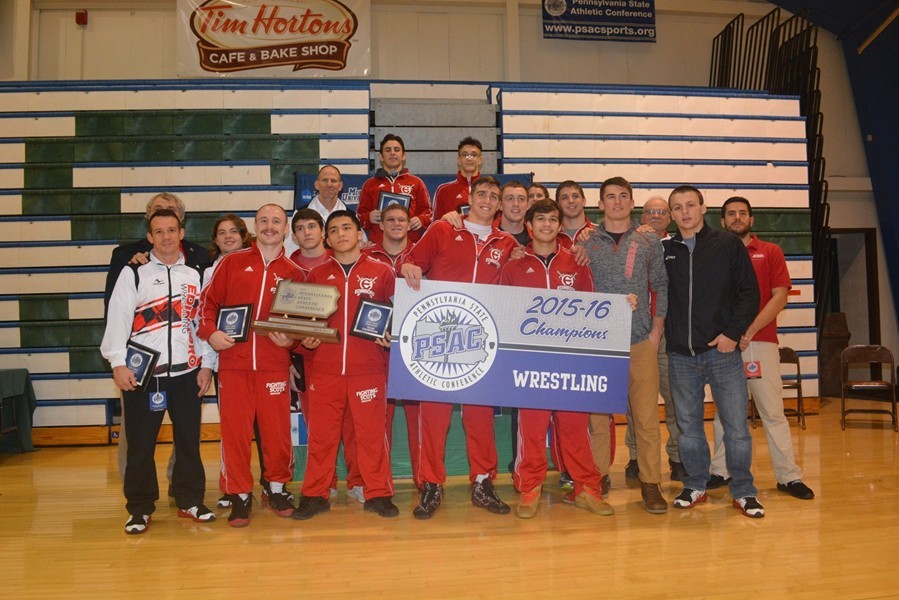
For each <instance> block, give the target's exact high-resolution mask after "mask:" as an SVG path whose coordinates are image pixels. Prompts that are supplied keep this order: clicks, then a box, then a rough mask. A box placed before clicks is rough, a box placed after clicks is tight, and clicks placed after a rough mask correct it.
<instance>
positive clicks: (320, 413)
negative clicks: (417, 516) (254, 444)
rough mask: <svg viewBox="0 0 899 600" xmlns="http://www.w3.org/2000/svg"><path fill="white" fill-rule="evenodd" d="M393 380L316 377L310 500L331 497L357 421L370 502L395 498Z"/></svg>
mask: <svg viewBox="0 0 899 600" xmlns="http://www.w3.org/2000/svg"><path fill="white" fill-rule="evenodd" d="M386 392H387V380H386V377H384V376H383V375H332V374H329V373H313V374H312V379H311V381H310V385H309V386H308V387H307V389H306V393H307V395H308V409H309V412H308V414H307V415H306V423H307V427H308V428H309V453H308V457H307V459H306V475H305V477H304V478H303V488H302V493H303V495H304V496H309V497H320V498H328V495H329V493H330V488H331V482H332V481H333V479H334V472H335V468H336V461H337V449H338V447H339V446H340V440H341V437H342V433H343V430H344V417H345V415H346V413H349V414H350V416H351V418H352V424H353V431H354V433H355V438H356V443H355V447H356V460H355V463H356V464H357V465H358V468H359V473H360V475H361V476H362V481H363V483H362V485H363V486H364V487H365V498H366V499H371V498H381V497H390V496H393V477H392V475H391V471H390V446H389V444H388V442H387V398H386Z"/></svg>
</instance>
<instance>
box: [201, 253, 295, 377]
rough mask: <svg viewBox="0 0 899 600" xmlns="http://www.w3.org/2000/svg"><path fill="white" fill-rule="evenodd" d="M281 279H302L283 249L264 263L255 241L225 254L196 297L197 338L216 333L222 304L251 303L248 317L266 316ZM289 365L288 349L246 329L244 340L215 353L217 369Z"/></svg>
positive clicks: (284, 367) (255, 318)
mask: <svg viewBox="0 0 899 600" xmlns="http://www.w3.org/2000/svg"><path fill="white" fill-rule="evenodd" d="M283 279H288V280H291V281H300V282H302V281H305V280H306V277H305V275H304V274H303V271H302V269H300V267H299V266H297V265H296V263H294V262H293V261H292V260H290V259H289V258H287V257H286V256H285V255H284V251H283V249H282V251H281V253H280V254H279V255H278V257H277V258H275V259H274V260H272V261H271V262H269V263H268V264H266V262H265V259H264V258H263V256H262V252H260V250H259V248H258V247H257V246H256V244H255V243H253V245H252V246H250V247H249V248H244V249H243V250H235V251H234V252H231V253H229V254H227V255H226V256H225V257H224V258H223V259H222V261H221V262H220V263H219V264H218V266H217V267H216V269H215V272H214V273H213V274H212V278H210V280H209V283H208V284H207V285H206V287H205V288H203V294H202V296H201V297H200V299H201V314H200V327H199V334H200V337H201V338H203V339H204V340H208V339H209V336H211V335H212V334H213V333H215V332H216V330H217V327H216V324H217V322H218V313H219V308H221V307H223V306H239V305H241V304H251V305H253V310H252V314H251V316H250V318H252V319H253V320H265V319H267V318H268V316H269V311H270V310H271V306H272V301H273V300H274V298H275V290H276V289H277V288H278V282H279V281H281V280H283ZM289 367H290V353H289V351H288V350H287V349H286V348H281V347H279V346H276V345H275V344H274V343H272V341H271V340H270V339H268V335H267V334H259V333H256V332H255V331H250V334H249V337H248V338H247V341H246V342H239V343H237V344H235V345H234V346H233V347H231V348H228V349H227V350H223V351H221V352H219V370H220V371H222V370H225V369H233V370H238V371H250V370H253V371H257V370H260V371H278V370H281V369H284V370H285V371H286V370H287V369H288V368H289Z"/></svg>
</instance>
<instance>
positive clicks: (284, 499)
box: [268, 492, 294, 518]
mask: <svg viewBox="0 0 899 600" xmlns="http://www.w3.org/2000/svg"><path fill="white" fill-rule="evenodd" d="M268 507H269V508H270V509H272V512H273V513H275V514H276V515H278V516H279V517H284V518H287V517H289V516H291V515H293V511H294V506H293V502H291V501H290V495H289V494H288V493H287V492H281V493H278V494H276V493H274V492H270V493H269V495H268Z"/></svg>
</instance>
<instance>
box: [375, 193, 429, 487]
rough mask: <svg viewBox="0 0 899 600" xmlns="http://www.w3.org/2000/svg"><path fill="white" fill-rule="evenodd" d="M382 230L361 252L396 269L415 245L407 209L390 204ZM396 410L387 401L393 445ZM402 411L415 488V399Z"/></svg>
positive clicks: (417, 483) (383, 215) (389, 437)
mask: <svg viewBox="0 0 899 600" xmlns="http://www.w3.org/2000/svg"><path fill="white" fill-rule="evenodd" d="M380 227H381V231H383V232H384V236H383V238H382V239H381V242H380V243H378V244H374V245H372V246H368V247H367V248H365V249H364V250H363V251H362V253H363V254H365V255H367V256H370V257H371V258H374V259H375V260H379V261H381V262H383V263H384V264H386V265H387V266H389V267H390V268H391V269H393V270H394V271H396V269H397V267H398V266H399V265H401V264H402V263H403V260H405V258H406V256H408V254H409V252H411V251H412V248H413V247H414V246H415V243H414V242H411V241H409V211H407V210H406V208H405V207H404V206H402V205H399V204H391V205H390V206H388V207H387V208H385V209H384V212H383V213H381V225H380ZM395 410H396V400H394V399H388V401H387V441H388V442H390V447H391V448H393V435H392V434H393V413H394V411H395ZM403 411H404V412H405V414H406V431H407V433H408V439H409V462H410V464H411V467H412V480H413V481H414V482H415V487H421V482H420V481H418V455H419V450H420V444H419V427H418V402H417V401H416V400H403Z"/></svg>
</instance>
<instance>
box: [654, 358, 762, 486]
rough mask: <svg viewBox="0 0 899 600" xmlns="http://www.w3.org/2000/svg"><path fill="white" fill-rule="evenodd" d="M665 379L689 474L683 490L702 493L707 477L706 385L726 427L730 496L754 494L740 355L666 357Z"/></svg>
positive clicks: (681, 450) (681, 453) (725, 440)
mask: <svg viewBox="0 0 899 600" xmlns="http://www.w3.org/2000/svg"><path fill="white" fill-rule="evenodd" d="M668 377H669V379H670V383H671V395H672V396H673V397H674V409H675V411H676V412H677V423H678V425H680V428H681V432H682V433H681V437H680V457H681V462H683V463H684V468H685V469H686V470H687V478H686V479H685V480H684V487H687V488H690V489H693V490H704V489H705V487H706V484H707V483H708V479H709V465H710V464H711V454H710V452H709V442H708V439H706V435H705V426H704V424H703V416H704V407H703V399H704V397H705V391H704V386H705V384H709V387H711V389H712V397H713V399H714V400H715V407H716V408H717V410H718V415H719V417H720V419H721V424H722V425H723V426H724V447H725V449H726V451H727V470H728V472H730V476H731V478H732V479H731V482H730V494H731V496H733V497H734V498H745V497H746V496H755V495H756V494H757V493H758V492H757V490H756V489H755V486H754V485H753V484H752V473H751V471H750V467H751V466H752V438H751V437H750V435H749V425H748V424H747V422H746V415H747V410H748V402H749V391H748V388H747V386H746V373H745V372H744V370H743V359H742V356H741V354H740V353H739V352H726V353H725V352H719V351H718V350H717V349H714V348H713V349H712V350H709V351H708V352H703V353H702V354H698V355H696V356H687V355H684V354H674V353H671V354H669V355H668Z"/></svg>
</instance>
